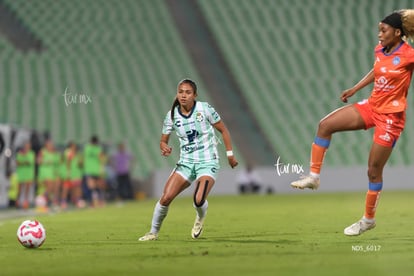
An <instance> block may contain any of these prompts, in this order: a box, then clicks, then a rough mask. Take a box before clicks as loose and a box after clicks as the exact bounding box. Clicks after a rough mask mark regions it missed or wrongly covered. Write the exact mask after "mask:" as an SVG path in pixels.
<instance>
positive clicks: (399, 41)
mask: <svg viewBox="0 0 414 276" xmlns="http://www.w3.org/2000/svg"><path fill="white" fill-rule="evenodd" d="M378 28H379V32H378V38H379V44H378V45H377V46H376V47H375V61H374V66H373V69H371V71H369V72H368V73H367V74H366V75H365V76H364V77H363V78H362V79H361V80H360V81H359V82H358V83H357V84H356V85H355V86H353V87H352V88H350V89H347V90H345V91H344V92H342V95H341V100H342V101H343V102H345V103H346V102H348V98H350V97H351V96H353V95H354V94H355V93H356V92H358V91H359V90H361V89H362V88H364V87H365V86H367V85H368V84H371V83H374V87H373V90H372V93H371V96H370V97H369V98H368V99H367V100H363V101H361V102H359V103H355V104H350V105H347V106H345V107H342V108H339V109H337V110H335V111H334V112H332V113H330V114H329V115H327V116H326V117H325V118H323V119H322V120H321V121H320V123H319V127H318V130H317V134H316V137H315V140H314V142H313V144H312V150H311V163H310V164H311V168H310V174H309V176H306V177H304V178H302V179H300V180H298V181H294V182H292V184H291V185H292V187H294V188H299V189H304V188H309V189H317V188H318V187H319V175H320V171H321V167H322V163H323V159H324V156H325V152H326V150H327V149H328V147H329V144H330V141H331V138H332V134H334V133H336V132H339V131H346V130H359V129H368V128H372V127H375V131H374V137H373V144H372V147H371V151H370V153H369V159H368V192H367V195H366V201H365V214H364V216H363V217H362V219H360V220H359V221H358V222H356V223H354V224H352V225H351V226H349V227H347V228H345V230H344V234H345V235H348V236H356V235H360V234H362V233H363V232H365V231H367V230H370V229H372V228H374V227H375V211H376V208H377V204H378V200H379V196H380V192H381V190H382V186H383V177H382V173H383V168H384V166H385V164H386V162H387V160H388V158H389V156H390V154H391V152H392V149H393V147H394V146H395V144H396V142H397V140H398V138H399V136H400V134H401V132H402V131H403V129H404V125H405V110H406V107H407V93H408V88H409V86H410V82H411V76H412V72H413V69H414V49H413V48H412V47H411V46H410V45H409V44H408V43H407V42H406V41H405V40H406V39H407V38H410V39H413V37H414V10H400V11H397V12H393V13H392V14H390V15H388V16H386V17H385V18H384V19H383V20H382V21H381V22H380V23H379V26H378Z"/></svg>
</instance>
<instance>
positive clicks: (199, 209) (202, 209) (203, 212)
mask: <svg viewBox="0 0 414 276" xmlns="http://www.w3.org/2000/svg"><path fill="white" fill-rule="evenodd" d="M193 206H194V208H195V210H196V212H197V217H198V218H199V219H203V218H204V217H205V216H206V215H207V209H208V201H207V200H206V201H204V204H203V205H201V207H197V206H195V205H194V204H193Z"/></svg>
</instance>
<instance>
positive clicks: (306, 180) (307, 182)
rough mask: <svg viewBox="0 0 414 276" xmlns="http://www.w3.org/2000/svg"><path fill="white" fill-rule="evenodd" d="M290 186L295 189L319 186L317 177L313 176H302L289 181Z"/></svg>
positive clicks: (314, 188)
mask: <svg viewBox="0 0 414 276" xmlns="http://www.w3.org/2000/svg"><path fill="white" fill-rule="evenodd" d="M290 186H292V187H293V188H296V189H301V190H303V189H305V188H306V189H312V190H317V189H318V188H319V178H316V177H313V176H310V175H308V176H303V177H301V178H300V179H299V180H296V181H293V182H292V183H290Z"/></svg>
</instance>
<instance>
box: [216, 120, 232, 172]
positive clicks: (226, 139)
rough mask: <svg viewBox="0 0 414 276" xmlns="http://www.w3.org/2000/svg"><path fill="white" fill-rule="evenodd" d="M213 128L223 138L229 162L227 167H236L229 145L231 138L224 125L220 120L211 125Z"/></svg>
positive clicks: (230, 145) (230, 144)
mask: <svg viewBox="0 0 414 276" xmlns="http://www.w3.org/2000/svg"><path fill="white" fill-rule="evenodd" d="M213 127H214V128H215V129H217V130H218V131H219V132H220V133H221V136H222V137H223V142H224V146H225V147H226V152H227V159H228V161H229V165H230V166H231V167H232V168H234V167H236V166H237V164H238V162H237V160H236V157H234V154H233V146H232V143H231V136H230V132H229V130H228V129H227V127H226V125H225V124H224V123H223V121H222V120H220V121H218V122H217V123H215V124H213Z"/></svg>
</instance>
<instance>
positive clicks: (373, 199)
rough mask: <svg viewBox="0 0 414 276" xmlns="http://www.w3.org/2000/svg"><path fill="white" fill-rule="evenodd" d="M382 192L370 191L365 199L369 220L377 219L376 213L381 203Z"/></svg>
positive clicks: (366, 213)
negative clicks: (379, 202)
mask: <svg viewBox="0 0 414 276" xmlns="http://www.w3.org/2000/svg"><path fill="white" fill-rule="evenodd" d="M380 193H381V191H372V190H368V192H367V196H366V199H365V215H364V217H365V218H367V219H373V218H374V217H375V211H376V210H377V205H378V201H379V197H380Z"/></svg>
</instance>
